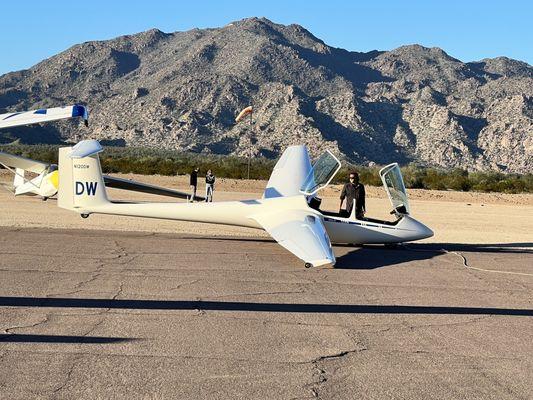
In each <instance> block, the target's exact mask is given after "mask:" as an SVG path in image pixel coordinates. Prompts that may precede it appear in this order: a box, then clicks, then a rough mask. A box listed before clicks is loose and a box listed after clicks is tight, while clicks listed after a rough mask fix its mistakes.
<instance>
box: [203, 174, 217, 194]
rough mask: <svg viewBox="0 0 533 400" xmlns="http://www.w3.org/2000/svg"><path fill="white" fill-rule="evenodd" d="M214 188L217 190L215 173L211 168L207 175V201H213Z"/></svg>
mask: <svg viewBox="0 0 533 400" xmlns="http://www.w3.org/2000/svg"><path fill="white" fill-rule="evenodd" d="M214 190H215V175H213V173H212V172H211V170H209V171H207V175H206V176H205V201H206V202H212V201H213V191H214Z"/></svg>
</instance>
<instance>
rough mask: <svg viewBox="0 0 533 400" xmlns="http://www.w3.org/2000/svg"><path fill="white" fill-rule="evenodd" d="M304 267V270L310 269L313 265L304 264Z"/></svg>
mask: <svg viewBox="0 0 533 400" xmlns="http://www.w3.org/2000/svg"><path fill="white" fill-rule="evenodd" d="M304 266H305V268H311V267H312V266H313V264H311V263H305V264H304Z"/></svg>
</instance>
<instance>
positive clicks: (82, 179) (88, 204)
mask: <svg viewBox="0 0 533 400" xmlns="http://www.w3.org/2000/svg"><path fill="white" fill-rule="evenodd" d="M102 150H103V149H102V146H101V145H100V143H98V141H96V140H84V141H82V142H80V143H78V144H77V145H76V146H74V147H62V148H60V149H59V191H58V206H59V207H62V208H66V209H69V210H74V211H77V212H79V213H80V214H90V213H91V211H92V210H94V209H97V208H98V207H99V206H104V205H107V204H109V200H108V199H107V193H106V190H105V185H104V178H103V176H102V169H101V167H100V159H99V157H98V153H99V152H101V151H102Z"/></svg>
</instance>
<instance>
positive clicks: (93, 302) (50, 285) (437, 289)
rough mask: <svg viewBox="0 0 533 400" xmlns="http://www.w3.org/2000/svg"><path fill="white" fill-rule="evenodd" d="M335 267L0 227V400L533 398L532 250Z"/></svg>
mask: <svg viewBox="0 0 533 400" xmlns="http://www.w3.org/2000/svg"><path fill="white" fill-rule="evenodd" d="M443 250H444V251H443ZM335 254H336V256H337V260H338V261H337V265H336V267H335V268H321V269H310V270H306V269H305V268H304V266H303V263H302V262H301V261H299V260H298V259H296V258H295V257H294V256H292V255H291V254H290V253H289V252H287V251H285V250H284V249H283V248H282V247H280V246H279V245H278V244H276V243H275V242H273V241H270V240H265V239H253V240H252V239H239V238H235V237H231V238H229V237H228V238H216V239H209V238H202V237H197V236H183V235H174V234H152V233H147V232H139V233H128V232H111V231H89V230H86V231H83V230H61V229H49V230H47V229H16V228H0V270H1V271H0V273H1V276H2V279H0V398H1V399H33V398H45V399H48V398H58V399H63V398H65V399H67V398H68V399H100V398H101V399H108V398H109V399H111V398H113V399H114V398H119V399H134V398H146V399H159V398H161V399H174V398H176V399H315V398H320V399H407V398H409V399H499V400H501V399H531V398H533V304H532V300H533V276H531V275H525V274H533V248H532V244H531V243H506V244H492V245H484V246H480V245H461V244H449V243H447V244H434V243H433V244H411V245H409V246H408V248H402V247H400V248H385V247H382V246H373V247H364V248H353V247H341V246H339V247H335ZM463 257H464V259H463ZM472 268H480V269H486V270H501V271H505V272H513V273H515V274H502V273H495V272H489V271H480V270H475V269H472ZM521 274H522V275H521Z"/></svg>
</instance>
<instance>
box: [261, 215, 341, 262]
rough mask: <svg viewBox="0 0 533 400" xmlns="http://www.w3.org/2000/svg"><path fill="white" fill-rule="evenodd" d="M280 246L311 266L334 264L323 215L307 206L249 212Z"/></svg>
mask: <svg viewBox="0 0 533 400" xmlns="http://www.w3.org/2000/svg"><path fill="white" fill-rule="evenodd" d="M252 218H253V219H254V220H256V221H257V222H258V223H259V224H260V225H261V226H262V227H263V228H264V229H265V230H266V231H267V232H268V233H269V234H270V236H272V237H273V238H274V239H275V240H276V241H277V242H278V243H279V244H280V245H281V246H283V247H285V248H286V249H287V250H289V251H290V252H291V253H292V254H294V255H295V256H296V257H298V258H300V259H302V260H303V261H304V262H305V263H306V264H307V263H309V264H311V265H312V266H314V267H319V266H321V265H326V264H332V265H333V264H335V255H334V254H333V250H332V248H331V243H330V241H329V236H328V234H327V232H326V228H325V227H324V223H323V221H322V218H321V217H320V216H318V215H315V214H313V213H312V212H309V211H306V210H297V209H292V210H286V211H278V212H276V213H267V214H261V215H254V216H252Z"/></svg>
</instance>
